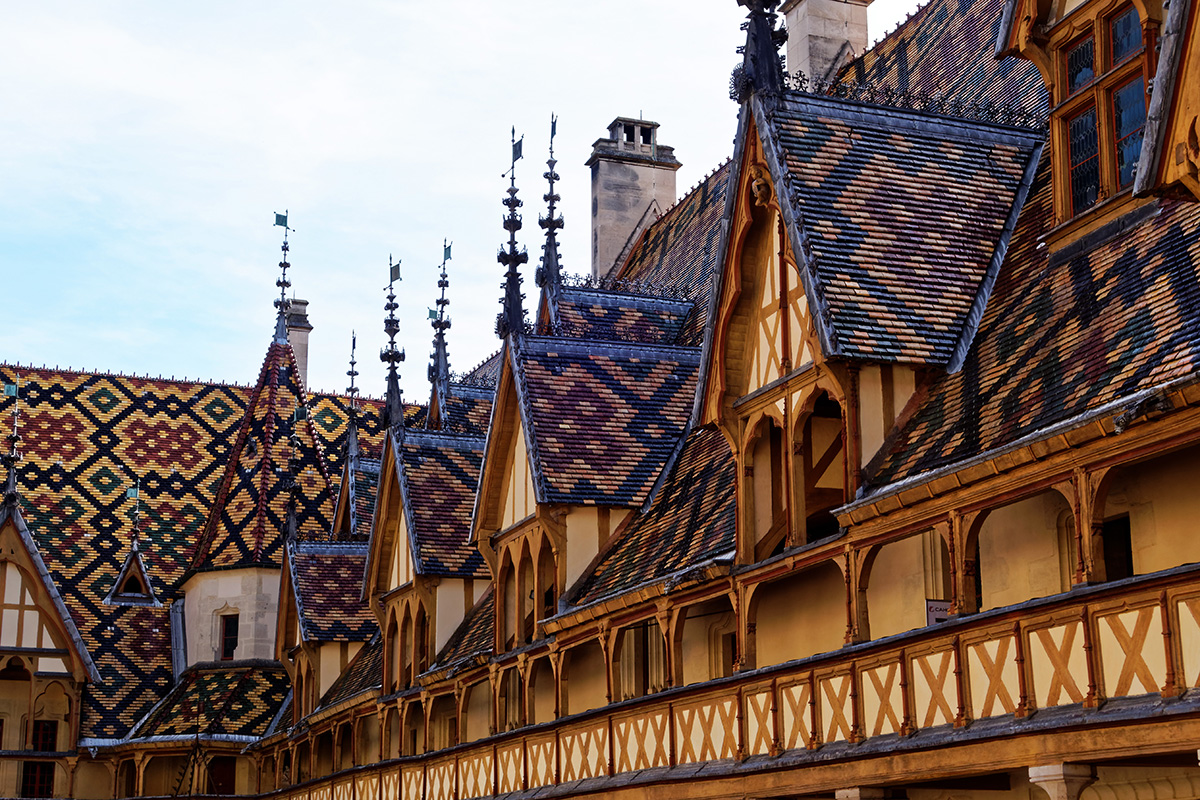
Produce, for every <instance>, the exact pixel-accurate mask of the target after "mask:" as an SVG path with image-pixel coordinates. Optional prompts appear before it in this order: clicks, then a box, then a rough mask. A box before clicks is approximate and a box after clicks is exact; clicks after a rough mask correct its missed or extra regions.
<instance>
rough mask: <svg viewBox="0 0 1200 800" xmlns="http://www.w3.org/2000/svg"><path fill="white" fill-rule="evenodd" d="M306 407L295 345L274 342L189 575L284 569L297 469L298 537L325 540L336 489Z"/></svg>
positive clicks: (196, 549)
mask: <svg viewBox="0 0 1200 800" xmlns="http://www.w3.org/2000/svg"><path fill="white" fill-rule="evenodd" d="M307 402H308V398H307V396H306V392H305V390H304V387H303V386H302V385H301V384H300V378H299V369H298V368H297V366H296V359H295V355H294V354H293V353H292V348H291V345H289V344H286V343H285V344H280V343H278V342H273V343H272V344H271V346H270V348H269V349H268V350H267V356H266V358H265V359H264V360H263V366H262V370H261V371H260V372H259V377H258V382H257V384H255V387H254V389H253V391H252V392H251V396H250V402H249V407H248V408H247V410H246V413H245V415H244V417H243V421H242V425H241V428H240V429H239V431H238V433H237V436H236V438H235V439H234V441H233V449H232V450H231V452H230V455H229V461H228V463H227V464H226V465H225V474H224V476H223V477H222V481H221V488H220V489H219V490H218V491H217V496H216V499H215V501H214V503H213V506H212V508H211V510H210V511H209V514H208V520H207V523H206V525H205V528H204V531H203V532H202V533H201V535H200V539H199V540H198V541H197V542H196V548H195V554H194V555H193V557H192V569H195V570H207V569H228V568H233V567H244V566H273V567H278V566H280V564H281V560H282V548H283V537H284V534H285V531H286V523H285V520H286V518H287V505H288V497H289V492H288V488H287V485H288V480H289V478H288V473H289V470H290V469H293V468H294V470H295V476H294V479H295V481H296V483H297V484H298V485H299V486H300V492H299V493H298V494H297V495H296V498H297V504H298V508H297V532H298V533H299V535H301V536H304V535H306V534H312V535H317V536H320V535H325V534H327V533H328V531H329V529H330V525H331V523H332V518H333V505H332V501H331V495H332V487H331V486H330V480H329V472H328V470H327V468H326V465H325V460H324V455H323V452H322V449H323V448H322V446H321V441H320V438H319V437H318V436H317V434H316V431H315V430H314V426H313V423H312V421H311V420H310V419H309V418H308V414H307V411H306V407H307Z"/></svg>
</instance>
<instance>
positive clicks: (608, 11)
mask: <svg viewBox="0 0 1200 800" xmlns="http://www.w3.org/2000/svg"><path fill="white" fill-rule="evenodd" d="M7 5H8V7H7V8H6V9H5V12H4V17H5V24H4V26H3V27H2V28H0V108H3V109H4V113H3V114H2V115H0V294H2V295H3V307H4V321H3V323H2V324H0V361H5V362H9V363H12V362H20V363H34V364H38V365H40V364H43V363H45V364H48V365H59V366H62V367H66V366H72V367H75V368H79V369H87V370H103V371H112V372H126V373H130V372H132V373H136V374H149V375H158V374H162V375H165V376H171V375H174V376H176V377H184V376H187V377H191V378H203V379H215V380H222V381H229V382H242V383H244V382H247V381H252V380H253V379H254V378H255V376H256V375H257V372H258V368H259V366H260V364H261V360H262V357H263V354H264V353H265V351H266V347H267V344H268V342H269V339H270V334H271V332H272V330H273V322H274V310H273V309H272V306H271V302H272V299H273V298H274V297H275V295H276V291H277V290H276V289H275V286H274V282H275V279H276V277H277V276H278V267H277V266H276V265H277V263H278V261H279V242H280V238H281V237H280V233H281V232H282V229H280V228H274V227H272V222H273V216H272V214H273V213H274V212H276V211H279V212H282V211H284V209H288V210H289V212H290V221H291V223H292V225H293V226H294V227H295V229H296V230H295V233H293V234H292V237H291V243H292V250H291V262H292V265H293V270H292V271H291V272H292V274H291V278H292V281H293V290H294V292H295V294H296V296H298V297H303V298H306V299H308V300H309V301H310V307H309V312H310V319H311V321H312V323H313V325H314V326H315V329H314V331H313V334H312V340H311V352H310V361H309V385H310V388H315V389H320V390H330V391H334V390H336V391H340V390H342V389H344V388H345V385H346V377H345V375H344V373H345V370H346V360H347V358H348V355H349V343H350V334H351V330H352V329H353V330H357V332H358V334H359V337H358V340H359V346H360V353H359V360H360V367H359V369H360V372H361V373H362V376H361V378H360V386H362V387H363V388H364V389H365V390H366V392H367V393H369V394H373V395H378V394H380V393H381V392H382V390H383V374H384V373H383V368H382V365H381V364H380V363H379V361H378V360H377V356H376V353H377V351H378V348H379V347H380V346H381V345H382V344H383V343H384V335H383V332H382V315H383V311H382V304H383V302H384V299H383V291H382V288H383V286H384V284H385V282H386V274H387V261H388V256H389V254H391V255H392V256H393V257H396V258H400V259H401V260H402V268H401V270H402V275H403V281H402V283H401V285H400V287H401V288H400V302H401V311H400V313H401V317H402V322H401V324H402V329H401V334H400V340H401V343H402V344H403V346H404V347H405V348H406V350H407V351H408V361H407V363H406V364H405V365H404V368H403V377H404V387H405V392H406V395H407V396H408V397H410V398H412V399H417V400H423V399H424V398H425V397H426V396H427V392H428V390H427V386H426V384H425V364H426V362H427V360H428V355H429V349H430V340H431V336H432V331H431V330H430V328H429V324H428V317H427V313H426V309H427V308H428V307H430V306H432V305H433V301H434V299H435V297H436V291H437V288H436V284H437V266H438V264H439V262H440V257H441V246H442V240H443V238H448V239H450V240H451V241H453V242H454V247H453V255H454V258H453V260H452V261H451V264H450V290H449V293H448V296H449V297H450V300H451V305H450V316H451V318H452V319H453V323H454V324H453V328H452V329H451V331H450V333H449V341H450V356H451V366H452V367H453V368H454V369H456V370H465V369H468V368H470V367H471V366H473V365H474V364H476V363H477V362H479V361H480V360H481V359H483V358H484V357H486V356H487V355H488V354H489V353H491V352H493V351H494V350H495V349H497V347H498V344H499V343H498V341H497V340H496V338H495V335H494V333H493V322H494V318H495V314H496V311H497V310H498V300H499V296H500V289H499V285H500V281H501V276H502V269H501V268H500V266H499V265H498V264H497V263H496V258H495V254H496V250H497V248H498V247H499V245H500V244H501V243H502V242H503V241H504V240H505V238H506V234H505V232H504V231H503V230H502V229H501V227H500V220H501V217H502V214H503V212H504V209H503V207H502V206H501V205H500V200H501V198H502V197H503V191H504V189H505V187H506V181H505V180H504V179H502V178H501V172H503V171H504V170H505V169H506V168H507V166H508V164H507V162H508V153H509V132H510V129H511V127H512V126H514V125H515V126H516V128H517V132H518V135H521V134H522V133H523V134H524V135H525V148H524V152H525V159H524V160H523V161H522V162H520V163H519V164H518V167H517V179H518V186H519V188H520V189H521V197H522V198H523V199H524V200H525V203H526V205H525V208H524V214H525V223H526V225H525V229H524V230H523V231H522V232H521V235H520V240H521V242H522V243H523V244H525V245H526V246H527V247H528V250H529V253H530V264H529V267H530V269H529V270H528V271H527V273H526V274H527V279H526V283H525V289H526V294H527V297H528V300H527V303H526V305H527V308H529V307H532V304H533V299H534V298H535V296H536V287H535V286H534V285H533V283H532V280H531V276H532V267H533V266H535V263H536V260H537V256H538V254H539V253H540V243H541V233H542V232H541V229H540V228H538V227H537V221H536V217H537V215H538V213H539V212H541V211H543V210H544V204H543V202H542V199H541V196H542V194H543V193H544V191H545V182H544V180H543V179H542V173H543V172H544V171H545V163H544V162H545V159H546V145H547V139H548V136H549V118H550V114H551V112H553V113H555V114H557V115H558V117H559V123H558V138H557V139H556V141H555V150H556V156H557V157H558V159H559V165H558V172H559V174H560V175H561V176H562V182H561V184H560V194H561V195H562V197H563V201H562V206H561V209H562V211H563V214H564V216H565V218H566V228H565V230H564V232H563V236H562V243H563V244H562V253H563V258H564V264H565V267H566V268H567V269H568V270H569V271H576V272H586V271H588V270H589V268H590V264H589V262H588V258H589V250H588V239H589V235H590V232H589V229H588V215H589V204H590V200H589V195H588V191H589V184H588V180H589V179H588V174H587V169H586V168H585V167H584V166H583V163H584V161H585V160H586V159H587V157H588V155H589V154H590V152H591V146H592V142H594V141H595V140H596V139H597V138H600V137H602V136H603V135H605V132H606V128H607V125H608V123H609V122H610V121H611V120H612V119H613V118H614V117H616V116H639V115H640V116H643V117H644V118H648V119H653V120H655V121H657V122H659V123H660V124H661V126H662V127H661V128H660V130H659V141H660V143H662V144H667V145H671V146H673V147H674V148H675V154H676V157H677V158H678V159H679V160H680V161H681V162H682V163H683V165H684V166H683V168H682V169H681V170H680V171H679V173H678V176H677V179H678V190H679V193H680V194H682V193H683V192H685V191H686V190H687V189H688V188H689V187H691V186H692V185H694V184H695V183H696V182H697V181H699V180H700V179H701V178H703V176H704V175H705V174H706V173H707V172H709V171H711V170H712V169H713V168H715V167H716V166H717V165H718V164H719V163H721V162H722V161H723V160H724V159H725V158H727V157H728V156H729V155H730V153H731V152H732V139H733V135H734V131H735V125H736V114H737V107H736V106H735V105H734V104H733V103H732V102H731V101H730V100H729V99H728V78H729V72H730V70H731V69H732V67H733V66H734V64H736V63H737V61H738V58H739V57H738V56H737V54H736V53H735V49H736V48H737V46H738V45H739V44H741V43H742V41H743V37H744V34H743V33H742V32H741V31H740V30H739V25H740V23H741V21H742V19H743V18H744V10H743V9H742V8H740V7H739V6H738V5H737V4H736V3H735V2H734V0H659V1H658V2H644V3H639V4H637V5H636V6H628V7H625V6H619V5H618V4H609V3H581V2H576V1H575V0H512V2H504V3H498V2H495V0H463V2H458V3H454V4H442V3H428V2H415V0H403V1H399V2H387V1H386V0H359V1H357V2H343V3H337V4H333V3H327V2H315V1H308V0H295V1H294V2H290V3H278V2H262V3H253V4H250V3H244V2H220V0H217V1H216V2H211V3H207V4H204V5H203V6H196V5H193V4H176V3H155V2H119V1H117V0H97V1H96V2H86V3H85V2H57V1H56V0H40V1H39V2H38V3H21V4H17V3H11V4H7ZM914 8H915V3H914V2H912V0H876V2H875V3H874V4H873V5H872V7H871V9H870V27H871V35H872V37H873V38H874V37H876V36H878V35H881V34H882V33H884V32H886V31H887V30H890V29H891V28H892V27H893V26H894V25H895V22H896V21H897V19H899V18H900V17H902V16H903V15H904V14H905V13H908V12H910V11H911V10H913V9H914Z"/></svg>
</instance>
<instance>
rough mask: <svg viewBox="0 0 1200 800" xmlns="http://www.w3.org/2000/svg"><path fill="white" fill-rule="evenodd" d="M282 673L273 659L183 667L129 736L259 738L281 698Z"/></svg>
mask: <svg viewBox="0 0 1200 800" xmlns="http://www.w3.org/2000/svg"><path fill="white" fill-rule="evenodd" d="M289 688H290V687H289V683H288V676H287V672H285V671H284V669H283V667H282V666H281V665H278V664H275V663H273V662H239V663H230V664H228V665H220V664H206V665H200V666H197V667H193V668H192V669H189V670H188V671H186V672H185V673H183V675H181V676H180V678H179V683H178V684H177V685H176V686H175V688H174V689H172V690H171V692H170V694H168V695H167V696H166V697H165V698H163V701H162V702H161V703H159V704H158V705H157V706H156V707H155V708H154V710H153V711H152V712H151V713H150V714H149V716H147V717H146V718H145V719H144V720H142V721H141V722H140V723H139V724H138V726H137V728H136V729H135V730H134V731H132V733H131V734H130V738H132V739H147V738H150V737H155V736H194V735H196V734H197V733H199V734H200V736H202V737H203V736H211V737H222V736H239V737H254V738H257V737H260V736H263V735H264V734H265V733H266V732H267V728H268V727H269V726H270V724H271V721H272V720H274V719H275V715H276V714H277V713H279V708H280V706H281V705H282V704H283V702H284V700H285V699H286V698H287V694H288V690H289Z"/></svg>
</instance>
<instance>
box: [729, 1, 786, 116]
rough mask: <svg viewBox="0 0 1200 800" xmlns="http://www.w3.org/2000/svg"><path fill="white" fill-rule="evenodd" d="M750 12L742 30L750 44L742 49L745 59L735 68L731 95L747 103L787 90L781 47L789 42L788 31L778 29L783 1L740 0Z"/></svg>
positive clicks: (747, 43)
mask: <svg viewBox="0 0 1200 800" xmlns="http://www.w3.org/2000/svg"><path fill="white" fill-rule="evenodd" d="M738 5H739V6H745V7H746V8H748V9H749V10H750V13H749V14H747V15H746V22H745V23H744V24H743V25H742V29H743V30H744V31H746V44H745V45H743V46H742V47H740V48H738V52H739V53H742V55H743V56H744V58H743V60H742V63H741V64H739V65H738V66H737V67H736V68H735V69H734V74H733V78H732V80H731V82H730V83H731V86H730V96H731V97H732V98H733V99H734V100H736V101H737V102H739V103H744V102H745V101H746V100H748V99H749V98H750V95H751V94H758V95H766V96H776V95H778V94H779V93H780V92H782V91H783V64H782V63H781V62H780V57H779V48H780V47H781V46H783V43H784V42H786V41H787V30H786V29H785V28H778V29H777V28H776V27H775V20H776V19H777V18H778V15H777V14H776V13H775V8H776V6H778V5H779V0H738Z"/></svg>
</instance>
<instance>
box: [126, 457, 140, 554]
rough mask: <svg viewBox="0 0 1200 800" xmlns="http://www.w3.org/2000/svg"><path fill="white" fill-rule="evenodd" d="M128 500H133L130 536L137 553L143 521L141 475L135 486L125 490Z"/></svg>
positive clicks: (131, 543)
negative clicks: (131, 531)
mask: <svg viewBox="0 0 1200 800" xmlns="http://www.w3.org/2000/svg"><path fill="white" fill-rule="evenodd" d="M125 497H126V499H131V500H133V517H132V519H131V521H132V522H133V533H132V534H130V537H129V539H130V547H131V548H132V549H133V551H134V552H135V553H136V552H137V549H138V536H139V535H140V534H141V521H142V477H141V476H140V475H139V476H138V477H137V479H136V480H135V481H134V484H133V486H130V487H129V488H128V489H126V490H125Z"/></svg>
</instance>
